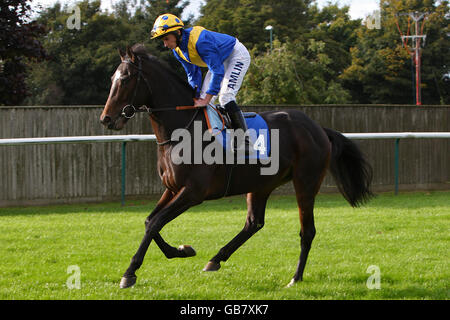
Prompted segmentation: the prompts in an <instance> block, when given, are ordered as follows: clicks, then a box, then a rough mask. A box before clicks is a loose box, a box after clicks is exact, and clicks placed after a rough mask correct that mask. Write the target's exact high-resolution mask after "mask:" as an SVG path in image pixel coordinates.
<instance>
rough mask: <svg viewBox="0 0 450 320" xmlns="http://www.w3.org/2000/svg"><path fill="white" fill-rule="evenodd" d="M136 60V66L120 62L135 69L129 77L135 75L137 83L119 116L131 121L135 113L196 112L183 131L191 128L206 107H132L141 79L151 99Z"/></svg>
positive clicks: (140, 60)
mask: <svg viewBox="0 0 450 320" xmlns="http://www.w3.org/2000/svg"><path fill="white" fill-rule="evenodd" d="M136 58H137V60H138V64H136V63H135V62H133V61H131V60H130V59H126V60H123V61H122V62H124V63H127V64H130V65H132V66H134V67H135V68H136V69H137V73H135V74H133V75H131V77H134V76H136V75H137V82H136V87H135V88H134V92H133V98H132V99H131V103H130V104H127V105H126V106H125V107H123V109H122V113H121V116H123V117H124V118H126V119H131V118H133V117H134V116H135V115H136V113H137V112H147V113H149V114H152V113H154V112H162V111H174V110H175V111H180V110H196V112H195V114H194V116H193V117H192V119H191V120H190V121H189V123H188V124H187V125H186V126H185V129H188V128H189V127H190V126H191V124H192V122H193V121H194V119H195V118H196V117H197V115H198V112H199V111H200V109H203V108H206V106H165V107H164V108H153V107H148V106H146V105H144V104H143V105H141V106H139V107H137V108H136V106H135V105H134V100H135V99H136V95H137V92H138V89H139V84H140V82H141V79H143V80H144V82H145V84H146V85H147V89H148V91H149V92H150V97H153V91H152V87H151V86H150V83H149V81H148V80H147V78H146V77H145V74H144V71H143V70H142V59H141V58H140V57H139V56H136ZM171 141H172V140H171V139H168V140H166V141H163V142H158V141H157V142H156V143H157V144H158V145H164V144H167V143H170V142H171Z"/></svg>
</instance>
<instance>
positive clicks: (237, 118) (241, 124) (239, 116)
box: [224, 101, 250, 150]
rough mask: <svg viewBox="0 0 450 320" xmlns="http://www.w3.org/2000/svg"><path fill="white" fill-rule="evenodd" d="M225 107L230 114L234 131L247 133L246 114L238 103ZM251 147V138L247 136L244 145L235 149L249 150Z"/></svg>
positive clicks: (229, 103)
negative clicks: (239, 130)
mask: <svg viewBox="0 0 450 320" xmlns="http://www.w3.org/2000/svg"><path fill="white" fill-rule="evenodd" d="M224 107H225V110H226V111H227V113H228V116H229V117H230V120H231V125H232V126H233V129H234V130H237V129H242V130H243V132H244V133H245V132H246V131H247V130H248V128H247V123H246V122H245V118H244V114H243V113H242V111H241V110H240V109H239V107H238V106H237V104H236V101H230V102H228V103H227V104H226V105H225V106H224ZM249 145H250V141H249V138H248V136H245V138H244V141H243V144H241V145H238V146H236V145H235V146H234V148H235V149H236V150H238V149H241V148H245V149H246V150H249Z"/></svg>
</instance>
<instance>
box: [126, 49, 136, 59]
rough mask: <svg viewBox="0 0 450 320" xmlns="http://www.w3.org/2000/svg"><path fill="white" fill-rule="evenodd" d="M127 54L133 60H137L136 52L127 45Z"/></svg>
mask: <svg viewBox="0 0 450 320" xmlns="http://www.w3.org/2000/svg"><path fill="white" fill-rule="evenodd" d="M127 55H128V57H129V58H130V59H131V62H134V60H135V58H134V53H133V51H131V49H130V47H129V46H127Z"/></svg>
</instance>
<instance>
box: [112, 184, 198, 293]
mask: <svg viewBox="0 0 450 320" xmlns="http://www.w3.org/2000/svg"><path fill="white" fill-rule="evenodd" d="M194 194H195V193H193V192H190V191H189V190H188V189H187V188H186V187H183V188H182V189H181V190H180V192H178V193H177V194H176V195H175V196H174V197H173V198H172V199H171V200H170V201H168V203H167V204H166V205H165V206H164V207H163V208H162V209H161V210H159V211H157V212H155V211H154V212H152V214H150V216H149V217H148V218H147V220H146V223H145V235H144V238H143V239H142V241H141V244H140V246H139V248H138V250H137V252H136V254H135V255H134V256H133V258H132V259H131V263H130V266H129V267H128V269H127V270H126V271H125V273H124V275H123V277H122V280H121V281H120V287H121V288H128V287H131V286H133V285H134V284H135V283H136V278H137V277H136V274H135V273H136V270H138V269H139V268H140V267H141V265H142V262H143V261H144V257H145V254H146V252H147V249H148V246H149V245H150V243H151V241H152V239H156V238H158V242H160V244H161V241H162V242H164V240H162V237H161V236H160V235H159V234H158V233H159V231H160V230H161V229H162V228H163V227H164V225H166V224H167V223H169V222H170V221H171V220H173V219H175V218H176V217H177V216H179V215H180V214H181V213H183V212H184V211H186V210H187V209H189V208H190V207H192V206H194V205H196V204H199V203H200V202H201V200H197V199H196V197H193V195H194ZM164 243H165V242H164ZM166 245H167V243H166Z"/></svg>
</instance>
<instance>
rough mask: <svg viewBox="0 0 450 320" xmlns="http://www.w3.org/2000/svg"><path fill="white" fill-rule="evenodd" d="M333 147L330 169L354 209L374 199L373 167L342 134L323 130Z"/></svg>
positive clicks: (340, 189)
mask: <svg viewBox="0 0 450 320" xmlns="http://www.w3.org/2000/svg"><path fill="white" fill-rule="evenodd" d="M323 129H324V130H325V132H326V134H327V136H328V139H329V140H330V142H331V145H332V153H331V162H330V169H331V174H332V175H333V177H334V180H335V181H336V184H337V187H338V189H339V191H340V192H341V193H342V195H343V196H344V198H345V199H346V200H347V201H348V202H349V203H350V205H351V206H352V207H358V206H359V205H361V204H364V203H365V202H367V201H368V200H370V198H372V197H373V193H372V192H371V191H370V184H371V182H372V167H371V165H370V164H369V163H368V162H367V161H366V159H365V157H364V154H363V153H362V152H361V150H360V149H359V148H358V146H357V145H356V144H355V143H354V142H353V141H351V140H350V139H348V138H347V137H345V136H344V135H342V134H341V133H339V132H337V131H334V130H331V129H327V128H323Z"/></svg>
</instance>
